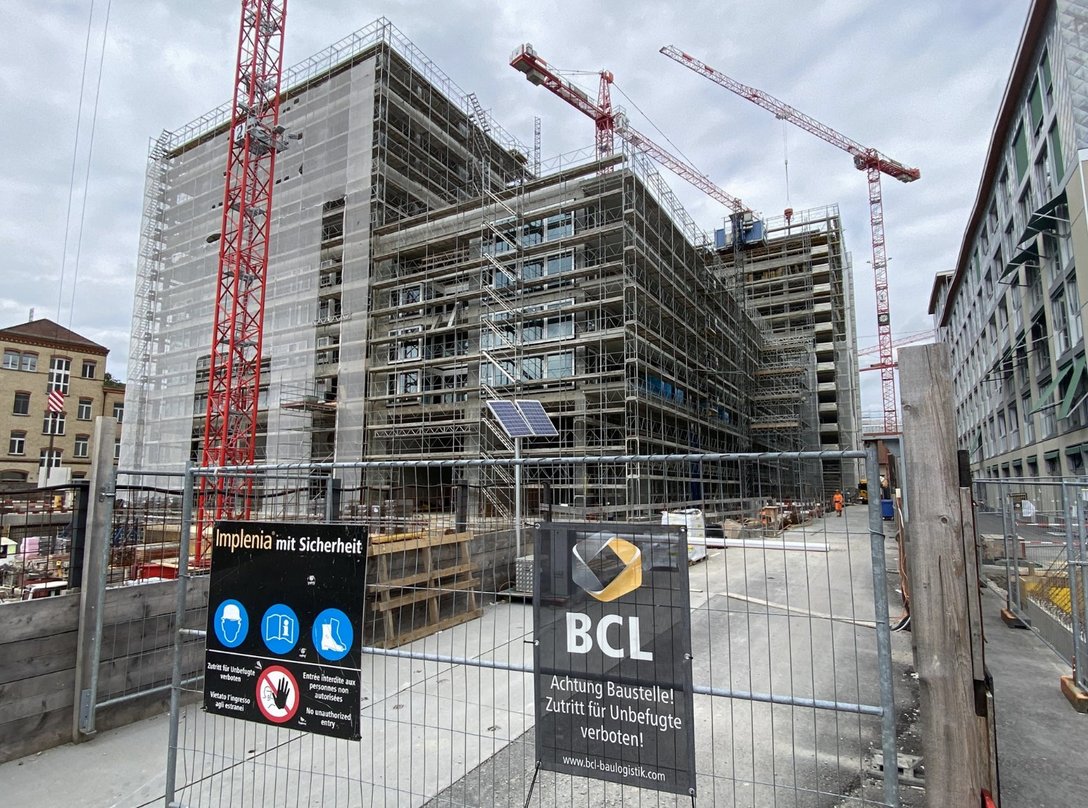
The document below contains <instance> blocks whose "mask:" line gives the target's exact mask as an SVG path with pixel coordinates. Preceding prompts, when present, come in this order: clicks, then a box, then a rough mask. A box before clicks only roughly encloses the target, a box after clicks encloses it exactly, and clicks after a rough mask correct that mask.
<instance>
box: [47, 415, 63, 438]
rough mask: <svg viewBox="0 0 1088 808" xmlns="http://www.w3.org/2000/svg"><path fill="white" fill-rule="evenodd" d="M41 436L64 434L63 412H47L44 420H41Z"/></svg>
mask: <svg viewBox="0 0 1088 808" xmlns="http://www.w3.org/2000/svg"><path fill="white" fill-rule="evenodd" d="M42 434H43V435H63V434H64V413H63V412H47V413H46V414H45V418H43V419H42Z"/></svg>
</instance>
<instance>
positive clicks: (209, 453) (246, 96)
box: [196, 0, 287, 564]
mask: <svg viewBox="0 0 1088 808" xmlns="http://www.w3.org/2000/svg"><path fill="white" fill-rule="evenodd" d="M286 15H287V2H286V0H242V22H241V25H240V28H239V34H238V59H237V64H236V67H235V72H234V106H233V108H232V113H231V122H230V145H229V151H228V154H227V171H226V177H227V180H226V187H225V190H224V193H223V224H222V235H221V238H220V241H219V272H218V275H217V280H216V287H215V289H216V290H215V315H214V325H213V329H212V345H211V369H210V377H209V380H208V408H207V411H206V414H205V419H204V446H203V450H202V452H201V458H200V465H201V466H202V467H218V466H245V465H250V464H252V463H253V460H254V452H255V449H256V441H257V407H258V390H259V389H260V379H261V353H262V350H263V342H264V296H265V282H266V279H267V276H268V244H269V227H270V224H271V219H272V187H273V185H274V182H273V178H274V176H275V173H274V172H275V165H276V151H277V149H279V148H281V147H282V143H283V128H282V127H281V126H280V125H279V114H280V81H281V78H282V75H283V27H284V22H285V20H286ZM252 493H253V481H252V477H251V476H249V475H246V476H244V477H233V476H228V475H222V476H219V475H216V476H211V477H208V476H205V477H202V478H201V485H200V495H199V499H198V503H197V539H196V563H197V564H200V563H203V562H204V561H206V559H204V557H203V556H204V552H205V550H204V546H203V541H204V539H205V536H204V533H205V531H206V529H207V528H208V526H209V525H210V523H211V522H212V521H213V520H216V519H228V518H245V517H248V515H249V512H250V500H251V496H252Z"/></svg>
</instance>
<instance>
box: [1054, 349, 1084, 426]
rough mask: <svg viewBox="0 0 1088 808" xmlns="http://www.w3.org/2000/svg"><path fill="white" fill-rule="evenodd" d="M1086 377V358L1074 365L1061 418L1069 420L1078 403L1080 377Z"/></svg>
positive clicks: (1063, 402)
mask: <svg viewBox="0 0 1088 808" xmlns="http://www.w3.org/2000/svg"><path fill="white" fill-rule="evenodd" d="M1083 375H1084V357H1083V356H1082V357H1081V358H1080V359H1078V360H1077V361H1076V362H1074V363H1073V375H1072V376H1071V377H1070V379H1069V386H1068V387H1066V388H1065V398H1064V399H1062V409H1061V412H1060V413H1059V414H1058V417H1059V418H1068V417H1069V413H1070V412H1072V410H1073V407H1074V406H1075V405H1076V403H1077V388H1078V387H1079V386H1080V377H1081V376H1083Z"/></svg>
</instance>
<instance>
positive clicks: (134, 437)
mask: <svg viewBox="0 0 1088 808" xmlns="http://www.w3.org/2000/svg"><path fill="white" fill-rule="evenodd" d="M283 86H284V87H285V88H287V89H286V90H285V91H284V99H283V103H282V112H281V122H282V124H283V125H284V126H285V127H286V130H287V133H288V134H289V135H295V136H301V137H300V138H299V139H297V140H289V141H288V142H289V144H290V147H289V148H288V149H287V150H286V151H284V152H282V153H281V154H280V155H279V156H278V159H277V164H276V172H275V183H276V186H275V195H274V207H273V216H274V220H273V223H272V228H271V229H272V240H271V251H270V268H269V276H268V282H267V293H266V302H265V324H264V345H265V355H264V357H262V362H263V365H262V373H261V383H262V387H261V390H260V401H261V405H260V406H261V415H260V418H259V435H258V452H257V459H258V461H263V460H270V461H276V462H295V461H303V462H305V461H311V462H320V461H332V460H335V461H340V462H350V461H357V460H363V459H390V458H392V459H398V460H412V459H420V460H432V459H436V458H450V459H452V458H465V459H476V458H480V457H499V456H509V455H512V453H513V445H512V442H511V441H510V440H509V439H507V438H505V437H504V436H503V434H502V433H501V430H498V429H497V424H495V422H494V420H493V419H492V418H491V416H490V415H489V414H488V410H487V407H486V402H487V401H488V400H492V399H497V398H505V399H516V398H533V399H537V400H540V401H541V402H543V404H544V407H545V408H546V410H547V412H548V414H549V415H550V416H551V418H552V420H553V422H554V423H555V425H556V426H557V427H558V431H559V437H558V438H555V439H550V440H549V439H531V440H527V442H526V447H525V448H526V451H527V453H532V454H534V455H540V454H545V455H547V454H551V455H572V454H592V455H631V454H643V455H644V454H653V453H673V454H675V453H689V452H690V453H698V452H736V451H746V450H750V449H753V448H780V449H813V448H818V446H817V445H816V443H815V442H814V441H815V435H816V434H819V433H818V430H814V429H813V427H814V425H815V424H817V423H818V418H816V417H813V418H811V419H810V420H809V421H808V424H809V426H808V427H806V428H808V429H809V430H810V432H809V433H805V432H804V430H803V429H802V428H801V426H800V419H798V420H797V426H796V427H790V426H789V425H788V424H786V423H782V424H780V425H779V426H778V427H776V428H775V429H773V430H770V432H773V433H774V434H773V436H770V437H768V430H763V431H760V430H757V429H755V425H756V424H757V423H759V422H760V419H762V418H764V417H765V416H764V415H763V414H761V413H763V412H764V410H763V409H761V407H764V405H763V404H762V403H761V402H757V401H756V400H755V398H754V395H753V391H756V390H758V389H760V388H757V387H756V379H757V371H759V370H760V368H761V364H762V363H763V362H764V361H767V360H765V357H768V356H770V357H774V361H781V359H782V357H783V355H784V353H786V352H785V349H784V347H783V343H784V340H785V338H784V337H781V336H779V335H776V334H774V333H773V331H772V330H768V328H767V323H766V322H765V321H764V319H763V318H762V317H761V316H760V315H759V313H758V312H757V311H756V309H755V308H753V307H752V306H751V305H750V304H749V303H747V302H746V297H745V296H744V295H741V294H738V291H737V289H736V288H735V283H736V278H735V277H734V278H732V279H730V278H729V277H728V274H729V273H728V272H727V271H726V269H725V266H724V265H725V263H726V257H725V256H724V255H723V254H722V253H721V252H720V251H718V250H716V249H715V247H714V244H713V243H712V241H711V240H710V239H709V238H708V237H707V236H706V235H705V234H704V233H702V232H701V231H700V230H699V228H697V227H696V226H695V225H694V223H693V222H692V221H691V220H690V219H689V217H688V216H687V214H686V213H685V212H684V211H683V209H682V208H681V206H680V205H679V203H678V202H677V200H676V199H675V198H674V197H673V195H672V193H671V192H670V191H669V189H668V187H667V186H666V185H665V184H664V182H663V181H662V180H661V178H660V177H659V175H658V174H657V173H656V171H655V170H654V169H653V166H652V165H651V164H650V163H649V162H648V160H647V159H646V158H645V157H644V156H642V155H640V154H637V153H631V152H620V153H617V154H616V155H613V156H612V157H608V158H604V159H598V156H597V155H596V154H595V152H594V151H593V150H592V149H587V150H586V151H585V152H584V153H582V154H580V155H576V156H574V157H571V156H565V157H563V158H558V159H556V160H554V161H549V162H545V163H543V164H541V161H540V159H539V155H538V154H535V155H532V159H530V154H529V152H528V150H527V149H525V148H524V147H522V146H521V145H520V144H519V143H518V142H517V141H516V140H515V139H514V138H513V137H511V136H509V135H508V134H506V133H505V132H504V131H503V130H502V128H501V127H500V126H499V125H498V124H497V123H496V122H495V121H494V120H493V119H492V118H491V116H490V115H489V114H488V113H487V112H485V111H484V110H483V108H482V106H481V104H480V103H479V101H478V100H477V99H476V97H475V96H474V95H471V94H466V93H464V92H463V91H461V90H460V89H459V88H458V87H457V86H456V85H455V84H454V83H453V82H452V81H451V80H450V79H449V77H447V76H446V75H445V74H444V73H442V72H441V70H439V69H438V68H437V67H436V66H435V65H433V64H432V63H431V62H429V61H428V60H427V59H426V57H424V56H423V54H421V53H420V52H419V51H418V50H417V49H416V48H415V46H413V45H412V44H411V42H409V41H408V40H407V39H406V38H405V37H404V36H403V35H402V34H401V33H400V32H399V31H397V29H396V28H395V27H393V26H392V25H391V24H390V23H389V22H388V21H386V20H384V19H383V20H378V21H377V22H375V23H374V24H373V25H371V26H369V27H368V28H366V29H363V30H362V31H360V32H357V33H356V34H353V35H352V36H350V37H347V38H345V39H344V40H342V41H341V42H339V43H337V44H336V45H334V46H332V47H331V48H329V49H327V50H326V51H324V52H322V53H319V54H317V55H315V56H314V57H312V58H311V59H308V60H306V61H305V62H303V63H302V64H301V65H298V66H296V67H295V68H293V69H291V70H290V71H288V72H287V73H286V74H285V77H284V84H283ZM229 120H230V107H229V104H228V105H224V106H223V107H220V108H219V109H217V110H214V111H213V112H211V113H209V114H207V115H205V116H203V117H201V118H200V119H198V120H196V121H194V122H192V123H191V124H189V125H188V126H186V127H184V128H183V129H181V130H178V131H175V132H164V133H163V134H162V135H161V136H160V137H159V139H158V140H157V141H156V142H155V144H154V145H153V147H152V150H151V154H150V159H149V166H148V175H147V186H146V192H145V212H144V219H143V230H142V234H141V247H140V263H139V271H138V278H137V293H136V303H135V307H134V315H133V330H132V346H131V349H130V366H129V391H130V393H129V411H130V416H129V426H128V428H127V429H126V432H125V440H124V444H123V446H122V466H123V467H125V468H142V469H147V470H177V469H180V468H181V467H183V466H184V464H185V463H186V462H190V461H195V460H196V458H198V457H199V452H200V448H201V447H200V441H201V437H202V430H203V419H204V412H205V409H206V396H207V374H208V364H209V361H208V357H209V348H210V343H211V320H212V313H213V312H212V308H213V302H214V294H213V284H214V281H215V277H216V264H217V260H218V240H219V238H220V235H221V234H220V229H221V221H222V207H221V206H222V181H223V162H224V159H225V154H226V151H227V134H228V132H227V127H228V126H229ZM836 222H837V219H836ZM814 232H815V231H814ZM835 234H836V235H835V238H837V234H838V230H837V229H836V230H835ZM818 238H819V237H818V236H816V235H813V236H812V240H813V243H814V244H815V243H816V241H817V240H818ZM823 239H824V241H825V242H826V243H827V244H830V243H831V240H832V236H830V235H825V236H823ZM840 248H841V245H839V244H837V243H836V244H835V246H834V248H833V249H832V248H830V247H829V248H828V252H833V251H834V250H838V249H840ZM813 254H814V255H815V251H814V252H813ZM811 263H812V264H813V265H815V264H816V263H818V262H816V261H812V262H811ZM824 263H828V264H829V263H832V261H831V259H828V260H826V261H825V262H824ZM838 269H839V272H840V274H841V271H842V267H841V266H840V267H839V268H838ZM821 283H823V281H821V280H816V279H815V278H814V280H813V284H814V287H813V288H815V287H816V286H818V285H819V284H821ZM834 283H839V284H840V291H839V292H838V293H837V296H836V295H831V296H830V298H829V299H830V301H831V302H832V303H833V305H838V306H843V305H845V304H846V303H847V302H848V300H849V294H848V293H844V292H843V291H842V287H841V283H842V281H841V280H839V281H835V282H834ZM835 316H836V317H837V318H838V323H839V330H840V331H841V330H843V328H845V327H844V326H843V325H842V322H841V321H842V319H843V317H844V316H845V317H851V316H852V315H850V314H845V313H844V311H843V310H842V309H841V308H840V309H839V310H838V313H837V315H835ZM815 320H816V318H815V317H814V318H813V321H814V323H815ZM811 331H812V337H811V338H809V337H807V336H806V338H805V340H807V341H805V340H802V341H801V342H798V343H797V346H798V350H801V349H803V350H806V351H809V352H811V350H812V346H813V345H815V344H816V342H815V340H816V329H815V327H814V328H813V329H812V330H811ZM835 333H836V334H838V333H839V332H838V331H836V332H835ZM851 333H852V332H851ZM837 346H838V343H837V342H836V347H837ZM797 361H798V362H805V363H807V364H806V367H809V368H810V370H811V376H812V378H811V380H810V381H809V383H810V388H811V389H815V388H812V387H811V385H814V384H817V383H820V380H821V379H822V378H823V377H821V376H820V375H819V374H820V371H821V366H822V364H823V363H824V360H822V359H819V358H818V356H817V355H816V354H811V355H810V356H807V357H799V358H798V360H797ZM813 362H815V363H816V364H812V363H813ZM763 375H765V374H763ZM802 375H803V374H802ZM761 377H762V376H761ZM839 381H840V382H841V383H843V384H846V385H847V386H848V388H849V389H850V390H855V388H856V385H854V384H853V383H852V381H849V380H842V379H840V380H839ZM776 383H777V379H776ZM854 394H855V395H856V392H855V393H854ZM821 400H823V399H821ZM838 400H839V399H835V401H838ZM806 417H807V415H806ZM794 433H795V434H794ZM787 434H789V435H792V436H791V437H785V436H786V435H787ZM772 437H773V439H771V438H772ZM810 444H811V445H810ZM845 444H846V441H845V440H843V441H842V442H841V443H840V445H841V446H842V448H852V445H850V446H847V445H845ZM831 445H832V444H831V442H830V441H829V442H828V444H827V446H828V447H830V446H831ZM793 465H794V471H793V472H791V475H792V476H791V477H790V478H789V479H788V480H786V481H785V485H786V487H787V488H788V491H786V494H787V495H790V496H794V497H810V498H820V497H825V496H827V495H828V492H825V491H822V490H820V480H819V464H815V466H814V468H816V469H817V471H816V472H815V474H814V473H813V472H811V471H808V472H806V471H799V470H798V469H799V468H800V467H799V466H798V464H793ZM350 473H351V472H348V478H345V479H344V481H343V484H344V489H345V492H347V491H350V490H352V489H353V488H357V489H359V490H362V489H363V488H367V489H373V488H375V487H377V488H381V489H383V490H388V493H389V495H390V498H395V497H396V496H398V495H399V494H403V493H405V491H404V489H405V487H407V486H411V485H413V483H412V481H408V480H405V479H404V478H403V476H402V477H399V478H398V479H397V480H396V481H392V480H391V479H382V478H380V477H375V478H373V479H371V478H367V479H351V478H350ZM418 473H419V474H421V475H425V476H426V479H420V480H417V481H416V483H415V485H416V487H418V489H419V490H420V491H423V490H426V491H430V492H436V491H439V492H448V491H451V490H453V489H454V488H456V487H457V486H458V485H461V486H462V487H463V488H464V489H468V490H471V491H473V492H476V493H474V494H473V496H476V497H479V498H481V504H483V505H484V506H485V510H486V509H487V508H491V509H492V510H493V511H495V512H499V511H504V510H505V507H504V503H503V501H502V500H503V498H504V497H506V499H507V500H508V499H509V496H508V494H507V493H504V492H506V491H507V490H508V488H509V486H508V485H507V483H508V481H507V480H505V479H502V478H501V474H502V472H501V470H500V469H496V470H493V471H492V472H491V473H492V474H494V475H498V476H496V477H495V478H493V479H484V478H483V477H480V476H477V478H476V479H453V478H452V474H453V472H452V471H451V470H450V469H441V470H428V471H422V470H420V471H419V472H418ZM581 473H582V475H583V476H582V477H581V478H580V479H567V478H554V479H549V480H546V481H544V482H548V483H550V485H551V495H552V496H553V498H554V501H556V502H565V503H571V504H578V505H579V506H581V507H583V508H585V509H586V510H587V511H588V510H589V509H593V508H596V509H598V510H609V509H611V514H610V515H615V516H617V517H619V516H628V517H635V516H646V515H649V514H642V513H634V512H633V511H631V510H630V509H629V507H628V506H627V503H643V505H642V507H648V506H647V505H646V503H653V504H654V506H655V507H657V508H662V507H669V506H673V505H681V504H683V503H685V502H688V501H691V500H692V499H697V500H700V501H702V500H711V499H713V500H716V501H720V502H722V503H734V504H735V505H736V507H737V508H738V509H743V507H746V506H744V505H743V502H745V501H746V500H747V499H750V498H760V497H768V496H774V495H776V494H777V493H779V492H780V491H782V490H783V489H782V486H783V481H784V479H785V478H783V476H782V473H781V472H780V471H772V470H768V471H767V474H766V477H765V478H764V477H763V476H761V475H759V474H757V475H756V476H755V477H749V478H746V479H743V480H742V479H740V478H739V476H736V477H732V478H730V479H718V480H705V479H703V478H702V476H701V472H699V473H698V474H696V476H698V477H699V479H698V481H697V484H695V485H693V482H692V480H690V479H685V480H679V479H667V478H666V477H665V475H663V474H659V473H658V470H655V469H654V468H653V467H651V466H632V465H631V464H623V463H619V464H616V465H615V466H613V467H609V468H605V467H603V466H602V467H601V468H600V469H599V470H598V471H597V472H596V474H597V475H598V476H597V478H595V479H592V480H591V479H588V478H587V477H586V476H585V475H586V474H589V473H591V472H586V471H583V472H581ZM375 474H377V472H375ZM738 474H739V472H738ZM427 475H430V476H427ZM444 475H447V476H444ZM432 476H433V479H431V477H432ZM764 479H765V480H766V481H768V482H770V481H774V482H775V483H776V486H777V487H776V488H775V489H773V491H772V489H770V488H765V487H764V486H763V484H762V483H763V480H764ZM843 484H844V483H843V481H842V480H838V479H837V480H835V484H834V485H833V487H832V489H833V488H838V487H842V486H843ZM394 489H396V490H394ZM441 496H447V494H441ZM482 498H489V499H488V503H489V504H488V503H483V502H482ZM435 505H436V506H439V507H445V506H447V505H448V503H435ZM723 508H725V509H728V507H726V506H725V505H723Z"/></svg>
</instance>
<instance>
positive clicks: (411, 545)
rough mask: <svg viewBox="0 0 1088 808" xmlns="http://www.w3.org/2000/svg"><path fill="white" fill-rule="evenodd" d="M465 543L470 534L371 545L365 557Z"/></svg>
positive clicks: (469, 538)
mask: <svg viewBox="0 0 1088 808" xmlns="http://www.w3.org/2000/svg"><path fill="white" fill-rule="evenodd" d="M467 541H472V534H471V533H447V534H446V535H443V536H432V537H428V538H423V539H410V540H408V541H398V542H386V543H384V544H376V545H375V544H371V545H370V546H369V547H368V548H367V555H368V556H370V557H375V556H380V555H388V554H390V553H407V552H411V551H412V550H422V549H423V548H424V547H442V546H444V545H447V544H461V543H462V542H467Z"/></svg>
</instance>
